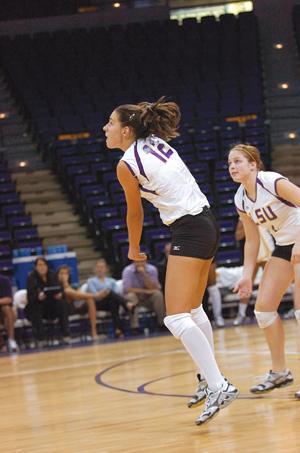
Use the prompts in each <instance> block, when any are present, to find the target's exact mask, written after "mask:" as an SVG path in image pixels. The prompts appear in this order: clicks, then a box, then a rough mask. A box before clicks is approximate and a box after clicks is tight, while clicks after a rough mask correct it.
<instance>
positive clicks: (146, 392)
mask: <svg viewBox="0 0 300 453" xmlns="http://www.w3.org/2000/svg"><path fill="white" fill-rule="evenodd" d="M145 358H147V356H143V357H138V358H136V359H129V360H124V361H122V362H118V363H115V364H114V365H112V366H110V367H108V368H104V370H102V371H100V373H98V374H96V376H95V381H96V383H97V384H98V385H101V386H102V387H106V388H109V389H111V390H117V391H118V392H124V393H131V394H134V395H149V396H166V397H173V398H190V397H192V395H179V394H176V393H175V394H174V393H160V392H151V391H149V390H146V389H145V387H146V386H148V385H150V384H153V383H155V382H159V381H162V380H164V379H168V378H171V377H173V376H180V375H182V374H187V373H191V370H189V371H181V372H180V373H174V374H170V375H168V376H163V377H159V378H157V379H152V380H151V381H148V382H145V383H144V384H141V385H139V386H138V387H137V390H128V389H125V388H123V387H118V386H115V385H112V384H108V383H107V382H105V381H104V380H103V376H104V374H106V373H108V372H109V371H111V370H113V369H114V368H118V367H120V366H123V365H126V364H128V363H131V362H137V361H139V360H143V359H145ZM238 399H243V400H257V399H258V400H263V399H278V398H274V397H271V398H270V395H267V398H266V396H265V395H247V394H246V395H245V394H244V395H242V394H240V395H239V396H238ZM279 399H285V400H286V399H290V398H289V397H288V398H286V397H285V398H279ZM293 399H295V400H296V398H293Z"/></svg>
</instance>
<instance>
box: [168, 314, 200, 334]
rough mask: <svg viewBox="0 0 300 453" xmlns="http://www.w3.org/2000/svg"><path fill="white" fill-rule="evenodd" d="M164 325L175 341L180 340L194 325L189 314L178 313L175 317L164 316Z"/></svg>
mask: <svg viewBox="0 0 300 453" xmlns="http://www.w3.org/2000/svg"><path fill="white" fill-rule="evenodd" d="M164 323H165V326H166V327H167V328H168V329H169V331H170V332H171V334H173V335H174V337H175V338H177V339H180V338H181V337H182V335H183V334H184V332H186V331H187V330H188V329H190V328H191V327H195V325H196V324H195V323H194V321H193V320H192V315H191V314H190V313H178V314H176V315H170V316H166V317H165V319H164Z"/></svg>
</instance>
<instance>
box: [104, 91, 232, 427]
mask: <svg viewBox="0 0 300 453" xmlns="http://www.w3.org/2000/svg"><path fill="white" fill-rule="evenodd" d="M179 121H180V111H179V107H178V106H177V104H175V103H173V102H166V101H165V99H164V98H160V99H159V100H158V101H157V102H155V103H153V104H151V103H148V102H141V103H139V104H137V105H132V104H129V105H121V106H119V107H117V108H116V109H115V110H114V111H113V112H112V114H111V116H110V118H109V121H108V123H107V124H106V125H105V126H104V128H103V129H104V131H105V135H106V144H107V147H108V148H120V149H121V150H122V151H124V155H123V156H122V158H121V160H120V162H119V163H118V166H117V176H118V179H119V181H120V183H121V185H122V187H123V189H124V192H125V196H126V202H127V218H126V220H127V227H128V236H129V251H128V258H129V259H131V260H133V261H140V260H145V259H146V256H145V255H144V254H143V253H141V252H140V241H141V236H142V229H143V208H142V203H141V197H143V198H146V199H147V200H148V201H150V202H151V203H152V204H153V205H154V206H155V207H157V208H158V209H159V212H160V216H161V219H162V221H163V223H164V224H165V225H168V226H170V230H171V236H172V243H171V252H170V256H169V259H168V264H167V273H166V285H165V300H166V309H167V316H166V317H165V319H164V323H165V325H166V326H167V328H168V329H169V330H170V332H171V333H172V334H173V335H174V336H175V338H177V339H180V340H181V342H182V344H183V345H184V347H185V349H186V350H187V352H188V353H189V354H190V356H191V357H192V359H193V360H194V362H195V363H196V366H197V368H198V369H199V371H200V370H201V371H200V372H201V378H202V379H201V380H202V381H204V379H205V382H206V383H207V386H206V405H205V409H204V411H203V413H202V414H200V415H199V417H198V418H197V419H196V424H198V425H201V424H202V423H205V422H207V421H209V420H210V419H211V418H212V417H213V416H214V415H216V414H217V413H218V411H219V410H220V408H223V407H225V406H227V405H228V404H230V403H231V402H232V401H233V400H234V399H235V398H236V397H237V394H238V391H237V389H236V388H235V387H234V386H233V385H231V384H230V383H229V382H228V381H227V380H226V379H225V378H224V377H223V376H222V374H221V372H220V370H219V368H218V365H217V363H216V360H215V357H214V352H213V334H212V328H211V324H210V322H209V320H208V318H207V316H206V314H205V312H204V310H203V308H202V305H201V303H200V305H199V301H200V302H201V301H202V297H203V293H204V291H205V287H206V282H207V275H208V271H209V267H210V263H211V261H212V259H213V256H214V254H215V252H216V249H217V246H218V237H219V233H218V229H217V225H216V221H215V219H214V217H213V215H212V214H211V211H210V209H209V204H208V201H207V199H206V197H205V195H204V194H203V193H202V192H201V190H200V189H199V187H198V185H197V183H196V181H195V179H194V178H193V176H192V175H191V173H190V172H189V170H188V169H187V167H186V165H185V164H184V163H183V161H182V160H181V158H180V157H179V155H178V153H177V152H176V151H175V149H174V148H172V147H171V146H170V145H169V144H168V143H167V142H168V141H169V140H171V139H172V138H175V137H176V136H177V135H178V133H177V128H178V125H179Z"/></svg>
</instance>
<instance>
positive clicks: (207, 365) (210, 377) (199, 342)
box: [181, 324, 225, 392]
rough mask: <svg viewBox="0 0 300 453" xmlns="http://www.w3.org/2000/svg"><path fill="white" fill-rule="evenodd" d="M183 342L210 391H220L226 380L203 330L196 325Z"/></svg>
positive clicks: (184, 335)
mask: <svg viewBox="0 0 300 453" xmlns="http://www.w3.org/2000/svg"><path fill="white" fill-rule="evenodd" d="M181 341H182V344H183V345H184V347H185V349H186V350H187V352H188V353H189V354H190V356H191V357H192V359H193V360H194V362H195V364H196V366H197V368H198V369H199V370H201V375H202V376H204V377H205V379H206V382H207V384H208V387H209V389H210V390H212V391H213V392H214V391H216V390H219V389H220V388H221V387H222V386H223V384H224V383H225V380H224V377H223V376H222V374H221V373H220V370H219V367H218V365H217V362H216V360H215V357H214V354H213V352H212V349H211V347H210V344H209V342H208V341H207V339H206V337H205V335H204V333H203V332H202V330H201V329H199V327H198V326H197V325H196V324H195V326H193V327H190V328H189V329H188V330H186V331H185V332H184V333H183V335H182V336H181Z"/></svg>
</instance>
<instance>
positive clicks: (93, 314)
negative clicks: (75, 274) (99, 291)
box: [85, 297, 99, 340]
mask: <svg viewBox="0 0 300 453" xmlns="http://www.w3.org/2000/svg"><path fill="white" fill-rule="evenodd" d="M85 302H86V305H87V310H88V315H89V320H90V323H91V333H92V339H93V340H98V338H99V337H98V333H97V309H96V303H95V300H94V298H93V297H87V298H86V301H85Z"/></svg>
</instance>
